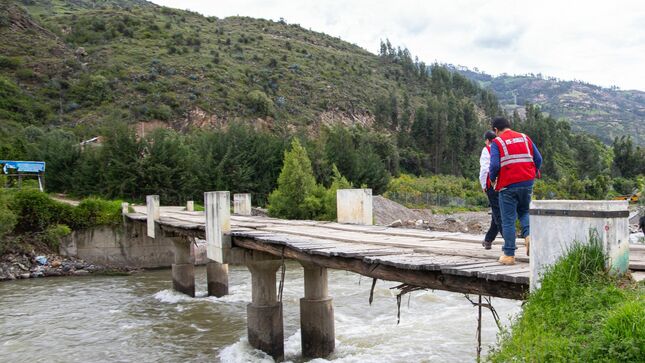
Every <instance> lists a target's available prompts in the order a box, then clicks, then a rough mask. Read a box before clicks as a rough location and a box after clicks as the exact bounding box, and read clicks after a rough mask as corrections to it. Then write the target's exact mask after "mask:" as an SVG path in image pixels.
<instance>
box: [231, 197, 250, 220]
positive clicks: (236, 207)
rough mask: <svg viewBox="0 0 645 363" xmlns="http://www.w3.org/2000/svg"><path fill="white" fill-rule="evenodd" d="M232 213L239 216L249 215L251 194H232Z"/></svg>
mask: <svg viewBox="0 0 645 363" xmlns="http://www.w3.org/2000/svg"><path fill="white" fill-rule="evenodd" d="M233 213H234V214H237V215H241V216H250V215H251V194H250V193H237V194H233Z"/></svg>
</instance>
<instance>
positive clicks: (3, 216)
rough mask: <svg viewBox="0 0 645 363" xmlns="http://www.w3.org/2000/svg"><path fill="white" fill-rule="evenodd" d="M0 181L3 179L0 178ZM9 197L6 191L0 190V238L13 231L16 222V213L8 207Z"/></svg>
mask: <svg viewBox="0 0 645 363" xmlns="http://www.w3.org/2000/svg"><path fill="white" fill-rule="evenodd" d="M0 182H3V180H1V179H0ZM10 199H11V196H10V194H9V193H8V192H7V191H5V190H0V240H1V239H2V238H3V237H4V236H5V235H7V234H8V233H9V232H11V231H13V228H14V226H15V225H16V222H17V218H16V214H15V213H13V211H11V210H10V209H9V205H8V204H9V203H10Z"/></svg>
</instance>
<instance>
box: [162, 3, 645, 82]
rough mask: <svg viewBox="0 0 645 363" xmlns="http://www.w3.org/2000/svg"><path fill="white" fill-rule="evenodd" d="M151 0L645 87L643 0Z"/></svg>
mask: <svg viewBox="0 0 645 363" xmlns="http://www.w3.org/2000/svg"><path fill="white" fill-rule="evenodd" d="M153 2H155V3H157V4H160V5H165V6H170V7H175V8H180V9H186V8H188V9H190V10H193V11H197V12H200V13H202V14H205V15H213V16H217V17H220V18H223V17H227V16H233V15H242V16H250V17H256V18H265V19H273V20H278V19H279V18H281V17H283V18H284V19H285V20H286V21H287V22H289V23H298V24H300V25H301V26H302V27H304V28H311V29H312V30H315V31H320V32H324V33H327V34H330V35H332V36H340V37H341V38H342V39H344V40H347V41H349V42H352V43H355V44H358V45H359V46H361V47H363V48H365V49H367V50H370V51H372V52H376V51H377V50H378V45H379V40H380V39H385V38H389V39H390V41H391V42H392V43H393V44H394V45H401V46H405V47H408V48H409V49H410V51H411V52H412V54H413V55H418V56H419V59H421V60H423V61H425V62H426V63H430V62H433V61H438V62H440V63H453V64H459V65H465V66H468V67H471V68H474V67H477V68H479V69H480V70H484V71H486V72H488V73H491V74H499V73H504V72H505V73H509V74H514V73H529V72H530V73H543V74H545V75H550V76H555V77H559V78H563V79H578V80H584V81H587V82H591V83H595V84H599V85H602V86H610V85H617V86H619V87H621V88H623V89H632V88H635V89H641V90H645V72H643V70H642V67H643V63H644V61H645V2H641V1H615V2H608V1H598V0H594V1H575V2H574V1H562V0H558V1H555V0H548V1H540V2H527V1H501V0H494V1H466V0H456V1H455V0H452V1H451V0H439V1H415V0H399V1H377V0H373V1H366V0H358V1H338V0H331V1H312V0H301V1H286V0H265V1H261V0H257V1H252V0H236V1H208V0H194V1H179V0H154V1H153Z"/></svg>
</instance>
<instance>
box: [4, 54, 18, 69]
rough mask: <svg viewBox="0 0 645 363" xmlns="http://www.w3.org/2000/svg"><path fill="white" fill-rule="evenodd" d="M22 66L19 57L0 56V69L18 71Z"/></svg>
mask: <svg viewBox="0 0 645 363" xmlns="http://www.w3.org/2000/svg"><path fill="white" fill-rule="evenodd" d="M21 65H22V59H20V58H19V57H5V56H0V68H4V69H18V68H19V67H20V66H21Z"/></svg>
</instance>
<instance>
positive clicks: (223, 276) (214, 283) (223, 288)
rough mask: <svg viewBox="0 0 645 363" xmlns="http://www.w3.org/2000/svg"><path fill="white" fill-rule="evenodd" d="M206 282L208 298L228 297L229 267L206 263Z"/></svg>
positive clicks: (213, 262)
mask: <svg viewBox="0 0 645 363" xmlns="http://www.w3.org/2000/svg"><path fill="white" fill-rule="evenodd" d="M206 282H207V284H208V296H216V297H222V296H225V295H228V265H227V264H223V263H219V262H215V261H208V263H206Z"/></svg>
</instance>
